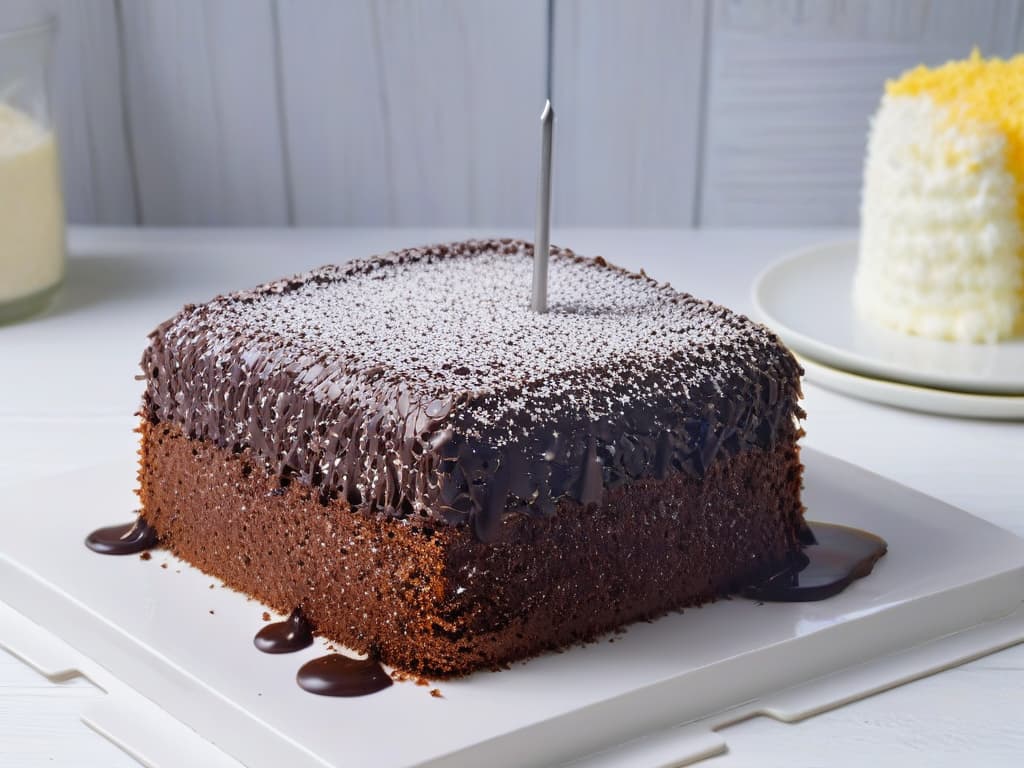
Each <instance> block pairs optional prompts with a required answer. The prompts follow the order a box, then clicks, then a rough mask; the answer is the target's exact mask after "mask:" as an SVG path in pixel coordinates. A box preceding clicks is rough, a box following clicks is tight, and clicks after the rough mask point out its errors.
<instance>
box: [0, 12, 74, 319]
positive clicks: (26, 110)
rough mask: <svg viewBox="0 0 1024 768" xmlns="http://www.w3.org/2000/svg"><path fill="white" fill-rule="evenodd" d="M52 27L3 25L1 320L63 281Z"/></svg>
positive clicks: (28, 309)
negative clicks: (52, 89)
mask: <svg viewBox="0 0 1024 768" xmlns="http://www.w3.org/2000/svg"><path fill="white" fill-rule="evenodd" d="M55 26H56V25H55V22H54V20H53V19H47V20H45V21H42V22H40V23H38V24H35V25H33V26H30V27H23V28H20V29H14V30H9V31H4V30H2V29H0V323H4V322H10V321H12V320H16V319H18V318H21V317H24V316H26V315H29V314H32V313H34V312H37V311H39V310H41V309H43V308H45V307H46V305H47V304H48V303H49V301H50V299H51V298H52V297H53V295H54V294H55V293H56V292H57V289H58V288H59V287H60V284H61V282H62V281H63V279H64V269H65V260H66V257H65V224H64V199H63V196H62V194H61V184H60V167H59V160H58V154H57V139H56V136H55V133H54V128H53V112H52V109H51V101H50V76H49V75H50V61H51V58H52V48H53V37H54V32H55Z"/></svg>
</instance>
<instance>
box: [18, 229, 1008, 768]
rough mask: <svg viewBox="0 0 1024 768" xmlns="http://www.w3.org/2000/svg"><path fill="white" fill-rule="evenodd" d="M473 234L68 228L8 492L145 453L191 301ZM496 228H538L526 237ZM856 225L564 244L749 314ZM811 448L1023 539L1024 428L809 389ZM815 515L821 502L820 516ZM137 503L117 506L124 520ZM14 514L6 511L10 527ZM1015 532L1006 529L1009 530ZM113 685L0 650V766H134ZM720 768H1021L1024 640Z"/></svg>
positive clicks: (34, 348)
mask: <svg viewBox="0 0 1024 768" xmlns="http://www.w3.org/2000/svg"><path fill="white" fill-rule="evenodd" d="M473 234H477V235H480V236H484V235H491V234H494V233H491V232H488V233H471V232H467V231H466V230H436V229H435V230H423V229H348V230H291V231H287V230H272V229H268V230H173V231H170V230H123V229H74V230H73V231H72V232H71V235H70V244H71V261H70V267H69V275H68V285H67V287H66V288H65V290H64V293H63V295H62V296H61V297H60V299H59V300H58V302H57V304H56V305H55V307H54V308H53V309H52V310H51V311H50V312H49V313H47V314H45V315H43V316H41V317H38V318H35V319H32V320H29V321H26V322H24V323H22V324H19V325H15V326H9V327H0V436H2V439H0V487H2V486H3V485H5V484H9V483H14V482H18V481H22V480H27V479H33V478H43V477H45V476H46V475H47V474H50V473H53V472H56V471H61V470H64V469H73V468H78V467H84V466H88V465H90V464H91V463H94V462H98V461H109V460H110V459H111V458H115V459H116V458H119V457H121V458H123V460H124V461H126V462H127V461H132V460H133V454H134V451H135V435H134V434H133V433H132V427H133V425H134V421H135V420H134V417H133V414H134V412H135V410H136V409H137V407H138V402H139V394H140V392H141V385H140V384H139V382H137V381H135V380H134V378H133V377H134V376H135V374H136V373H137V363H138V359H139V357H140V354H141V351H142V348H143V347H144V345H145V341H146V333H147V332H148V331H149V330H151V329H152V328H153V327H154V326H155V325H156V324H157V323H159V322H160V321H162V320H163V319H165V318H166V317H168V316H170V315H171V314H172V313H173V312H174V311H175V310H177V309H178V308H180V306H181V305H182V304H184V303H186V302H197V301H203V300H205V299H207V298H209V297H211V296H213V295H214V294H216V293H219V292H222V291H226V290H232V289H236V288H242V287H248V286H250V285H253V284H255V283H257V282H259V281H262V280H265V279H269V278H273V277H278V276H280V275H282V274H288V273H292V272H296V271H300V270H302V269H306V268H309V267H313V266H316V265H319V264H323V263H327V262H331V261H343V260H346V259H348V258H352V257H357V256H364V255H367V254H372V253H377V252H380V251H384V250H390V249H392V248H398V247H404V246H408V245H418V244H423V243H427V242H438V241H442V240H450V239H456V238H463V237H466V236H471V235H473ZM500 234H510V235H516V234H518V235H520V236H525V235H527V233H523V232H504V233H500ZM853 235H854V233H852V232H850V231H849V230H728V231H725V230H723V231H709V230H705V231H667V230H660V231H657V230H641V231H635V230H634V231H625V230H596V229H587V230H556V232H555V233H554V234H553V237H552V240H553V241H554V242H555V243H558V244H562V245H568V246H570V247H572V248H574V249H575V250H577V251H578V252H580V253H583V254H587V255H596V254H601V255H604V256H606V257H608V258H609V259H610V260H612V261H614V262H617V263H619V264H622V265H623V266H626V267H630V268H634V269H639V268H641V267H643V268H644V269H646V271H647V272H648V274H650V275H651V276H653V277H655V278H657V279H664V280H668V281H670V282H671V283H672V284H673V285H674V286H675V287H677V288H679V289H683V290H687V291H690V292H692V293H694V294H696V295H698V296H703V297H706V298H710V299H715V300H717V301H720V302H721V303H724V304H727V305H728V306H730V307H733V308H735V309H737V310H741V311H749V309H750V300H749V291H750V285H751V283H752V281H753V278H754V276H755V275H756V274H757V272H758V271H759V270H760V269H761V268H763V267H764V266H766V265H767V264H768V263H770V262H771V261H772V260H773V259H775V258H777V257H779V256H781V255H783V254H784V253H786V252H787V251H790V250H792V249H794V248H798V247H801V246H805V245H809V244H812V243H816V242H821V241H823V240H832V239H837V238H848V237H852V236H853ZM805 394H806V402H805V408H806V410H807V412H808V418H807V422H806V425H805V426H806V430H807V437H806V439H805V443H806V444H807V445H809V446H814V447H816V448H819V449H821V450H824V451H827V452H829V453H832V454H834V455H836V456H839V457H841V458H843V459H846V460H847V461H851V462H854V463H856V464H860V465H861V466H864V467H866V468H868V469H870V470H872V471H875V472H878V473H879V474H882V475H886V476H888V477H890V478H893V479H894V480H897V481H899V482H901V483H904V484H906V485H909V486H911V487H913V488H916V489H918V490H921V491H923V492H925V493H928V494H931V495H933V496H936V497H938V498H941V499H943V500H944V501H948V502H950V503H952V504H954V505H956V506H959V507H962V508H963V509H966V510H968V511H970V512H972V513H974V514H976V515H978V516H979V517H982V518H985V519H987V520H989V521H991V522H993V523H995V524H997V525H1000V526H1002V527H1004V528H1007V529H1008V530H1010V531H1013V532H1014V533H1016V534H1017V535H1024V426H1021V425H1020V424H1010V423H1006V424H1001V423H989V422H982V421H971V420H964V419H952V418H941V417H937V416H927V415H922V414H917V413H911V412H904V411H899V410H896V409H893V408H888V407H884V406H880V405H873V404H870V403H865V402H861V401H858V400H853V399H850V398H847V397H844V396H840V395H837V394H833V393H831V392H828V391H826V390H823V389H820V388H818V387H815V386H813V385H806V386H805ZM812 512H813V511H812ZM126 513H127V510H111V520H112V521H113V520H116V519H118V518H121V517H124V515H125V514H126ZM3 514H4V510H3V507H2V505H0V535H2V520H3ZM1008 535H1009V534H1008ZM101 695H103V694H102V693H101V692H100V691H98V690H97V689H95V688H94V687H93V686H92V685H91V684H90V683H88V682H86V681H84V680H82V679H80V678H79V679H73V680H70V681H68V682H65V683H60V684H54V683H50V682H49V681H47V680H46V679H44V678H43V677H41V676H39V675H38V674H36V673H35V672H34V671H33V670H31V669H29V668H28V667H26V666H24V665H23V664H21V663H20V662H19V661H17V660H16V659H14V658H13V657H11V656H9V655H7V654H5V653H4V652H2V651H0V766H5V767H6V766H12V767H13V768H21V767H22V766H37V765H46V766H53V765H65V766H77V767H80V768H93V767H94V766H95V767H97V768H98V767H99V766H103V767H104V768H108V767H109V768H120V767H121V766H133V765H136V763H135V762H134V761H133V760H132V758H130V757H128V756H127V755H125V754H123V753H122V752H120V751H119V750H118V749H117V748H116V747H114V746H112V745H110V744H109V743H107V742H106V741H105V740H104V739H102V738H101V737H100V736H97V735H96V734H94V733H93V732H92V731H90V730H89V729H87V728H86V727H85V726H84V725H83V724H82V723H81V722H80V721H79V720H78V711H79V708H80V707H81V706H82V703H83V702H84V701H85V700H87V699H89V698H91V697H95V696H101ZM729 745H730V751H729V753H728V754H726V755H723V756H721V757H717V758H713V759H712V760H710V761H708V762H707V763H706V765H709V766H715V767H716V768H719V767H721V768H725V767H726V766H730V767H731V766H751V767H753V766H756V767H757V768H764V767H765V766H775V765H778V766H787V768H793V767H794V766H817V765H829V766H858V767H859V766H862V765H864V764H866V763H867V764H874V765H877V766H888V765H892V766H897V765H898V766H905V765H928V766H945V765H949V766H953V765H956V766H960V765H965V764H972V765H986V766H999V765H1006V766H1010V765H1013V766H1019V765H1022V764H1024V645H1020V646H1017V647H1015V648H1011V649H1008V650H1006V651H1003V652H1001V653H997V654H993V655H991V656H988V657H986V658H983V659H981V660H979V661H975V662H973V663H970V664H966V665H964V666H962V667H958V668H956V669H952V670H949V671H947V672H943V673H942V674H939V675H936V676H934V677H930V678H926V679H924V680H920V681H918V682H915V683H912V684H910V685H907V686H903V687H901V688H898V689H895V690H893V691H889V692H886V693H883V694H879V695H877V696H874V697H872V698H870V699H867V700H864V701H860V702H857V703H854V704H851V705H849V706H846V707H843V708H841V709H839V710H836V711H833V712H829V713H825V714H823V715H820V716H818V717H815V718H813V719H811V720H808V721H806V722H803V723H800V724H796V725H787V724H783V723H779V722H775V721H773V720H771V719H768V718H756V719H754V720H750V721H747V722H745V723H741V724H739V725H736V726H732V727H730V728H729Z"/></svg>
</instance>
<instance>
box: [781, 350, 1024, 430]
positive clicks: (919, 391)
mask: <svg viewBox="0 0 1024 768" xmlns="http://www.w3.org/2000/svg"><path fill="white" fill-rule="evenodd" d="M797 359H798V360H799V361H800V364H801V365H802V366H803V367H804V372H805V374H806V379H807V380H808V381H810V382H811V383H813V384H817V385H819V386H821V387H824V388H825V389H830V390H832V391H833V392H839V393H841V394H844V395H850V396H852V397H857V398H860V399H861V400H870V401H871V402H874V403H882V404H883V405H895V406H896V407H898V408H907V409H909V410H911V411H923V412H924V413H937V414H939V415H942V416H963V417H966V418H973V419H999V420H1002V421H1007V420H1012V421H1020V420H1024V397H1020V396H1016V395H973V394H965V393H961V392H949V391H947V390H944V389H931V388H929V387H918V386H915V385H913V384H901V383H900V382H896V381H883V380H882V379H872V378H869V377H867V376H858V375H857V374H855V373H848V372H847V371H841V370H838V369H836V368H831V367H829V366H827V365H824V364H822V363H817V362H815V361H813V360H810V359H809V358H807V357H804V356H802V355H797Z"/></svg>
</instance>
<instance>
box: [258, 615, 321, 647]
mask: <svg viewBox="0 0 1024 768" xmlns="http://www.w3.org/2000/svg"><path fill="white" fill-rule="evenodd" d="M252 642H253V645H255V646H256V647H257V648H259V649H260V650H261V651H263V652H264V653H293V652H294V651H301V650H302V649H303V648H308V647H309V646H311V645H312V644H313V628H312V627H311V626H310V624H309V621H308V620H307V619H306V617H305V615H304V614H303V613H302V609H301V608H296V609H295V610H294V611H292V614H291V616H289V617H288V618H287V619H285V620H284V621H275V622H274V623H273V624H267V626H265V627H264V628H263V629H261V630H260V631H259V632H257V633H256V637H254V638H253V640H252Z"/></svg>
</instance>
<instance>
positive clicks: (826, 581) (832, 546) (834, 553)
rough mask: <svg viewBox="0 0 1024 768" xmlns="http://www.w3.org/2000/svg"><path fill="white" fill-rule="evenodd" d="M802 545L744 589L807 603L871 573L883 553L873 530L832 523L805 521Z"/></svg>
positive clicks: (745, 593)
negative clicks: (781, 562) (781, 563)
mask: <svg viewBox="0 0 1024 768" xmlns="http://www.w3.org/2000/svg"><path fill="white" fill-rule="evenodd" d="M802 539H803V542H802V543H803V548H802V549H801V550H800V552H798V553H795V554H794V555H793V556H791V557H790V559H789V561H788V562H787V563H785V564H784V565H782V566H781V567H780V568H779V569H778V570H776V571H775V572H774V573H771V574H770V575H769V576H768V577H767V578H766V579H764V580H763V581H760V582H758V583H757V584H753V585H751V586H748V587H746V588H744V589H743V591H742V594H743V596H744V597H749V598H753V599H755V600H763V601H764V602H775V603H807V602H813V601H816V600H824V599H826V598H829V597H832V596H833V595H837V594H839V593H840V592H842V591H843V590H844V589H846V588H847V587H848V586H850V584H852V583H853V582H854V581H855V580H857V579H861V578H863V577H865V576H867V575H868V574H869V573H871V571H872V569H873V568H874V567H875V563H876V562H878V559H879V558H880V557H882V555H884V554H885V552H886V549H887V545H886V543H885V541H884V540H883V539H881V538H879V537H878V536H875V535H874V534H873V533H868V532H867V531H862V530H859V529H857V528H849V527H847V526H845V525H836V524H834V523H815V522H811V521H808V522H807V531H806V532H805V534H804V536H803V537H802Z"/></svg>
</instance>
